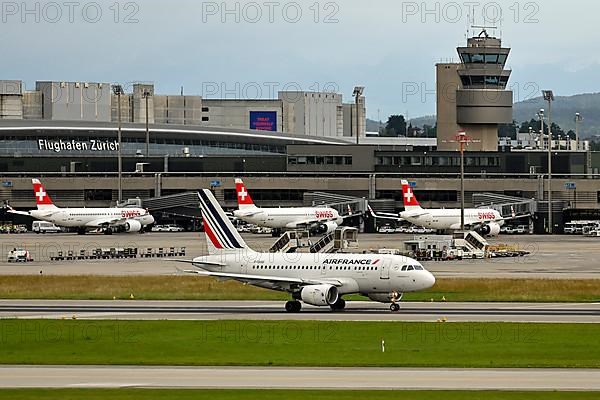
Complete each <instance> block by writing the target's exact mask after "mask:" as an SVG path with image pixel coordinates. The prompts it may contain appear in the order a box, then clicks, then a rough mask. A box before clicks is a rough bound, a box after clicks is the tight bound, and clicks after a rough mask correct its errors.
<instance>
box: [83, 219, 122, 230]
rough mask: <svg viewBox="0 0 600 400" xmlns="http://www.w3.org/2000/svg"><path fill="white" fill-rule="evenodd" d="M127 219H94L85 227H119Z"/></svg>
mask: <svg viewBox="0 0 600 400" xmlns="http://www.w3.org/2000/svg"><path fill="white" fill-rule="evenodd" d="M125 220H126V219H125V218H98V219H94V220H92V221H90V222H88V223H87V224H85V226H87V227H90V228H92V227H102V226H106V225H109V226H112V225H119V224H122V223H124V222H125Z"/></svg>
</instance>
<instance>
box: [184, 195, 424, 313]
mask: <svg viewBox="0 0 600 400" xmlns="http://www.w3.org/2000/svg"><path fill="white" fill-rule="evenodd" d="M198 197H199V199H200V207H201V210H202V218H203V222H204V232H205V236H206V242H207V244H208V253H209V255H208V256H202V257H197V258H195V259H193V260H191V261H181V260H174V261H179V262H185V263H189V264H192V265H193V266H194V267H196V269H194V270H187V271H185V272H188V273H192V274H197V275H202V276H212V277H215V278H219V279H233V280H236V281H240V282H243V283H247V284H251V285H254V286H258V287H261V288H266V289H272V290H277V291H282V292H288V293H289V294H290V295H291V296H292V299H293V300H290V301H288V302H287V303H286V305H285V309H286V311H288V312H299V311H300V309H301V307H302V303H301V301H302V302H304V303H307V304H311V305H313V306H323V307H330V308H331V309H332V310H342V309H344V307H345V305H346V303H345V301H344V299H343V298H342V297H343V296H344V295H347V294H352V293H360V294H363V295H365V296H368V297H369V298H370V299H371V300H374V301H378V302H382V303H391V305H390V309H391V310H392V311H398V310H399V309H400V306H399V305H398V301H400V299H401V298H402V294H403V293H404V292H415V291H419V290H424V289H427V288H430V287H432V286H433V285H434V283H435V278H434V276H433V275H432V274H431V273H430V272H429V271H427V270H426V269H425V268H423V266H422V265H421V264H420V263H419V262H418V261H415V260H413V259H411V258H408V257H403V256H396V255H379V254H377V255H374V254H321V253H317V254H310V253H298V254H295V255H294V258H293V260H291V259H290V257H289V254H286V253H258V252H256V251H254V250H252V249H251V248H249V247H248V245H246V243H245V242H244V239H242V237H241V236H240V234H239V233H238V232H237V231H236V230H235V228H234V226H233V224H232V223H231V221H229V219H228V218H227V216H226V215H225V213H224V212H223V209H222V208H221V207H220V205H219V203H218V202H217V200H216V199H215V197H214V196H213V194H212V192H211V191H210V190H207V189H204V190H202V191H200V192H199V193H198Z"/></svg>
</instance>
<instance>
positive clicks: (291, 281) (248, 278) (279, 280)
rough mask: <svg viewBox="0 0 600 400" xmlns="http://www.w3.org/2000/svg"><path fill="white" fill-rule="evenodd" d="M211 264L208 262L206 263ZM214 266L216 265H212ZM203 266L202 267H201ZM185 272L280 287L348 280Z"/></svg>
mask: <svg viewBox="0 0 600 400" xmlns="http://www.w3.org/2000/svg"><path fill="white" fill-rule="evenodd" d="M193 264H194V265H195V266H199V265H202V264H203V262H200V263H193ZM204 264H206V265H209V264H207V263H204ZM211 266H214V265H211ZM200 268H201V267H200ZM183 272H185V273H188V274H196V275H201V276H210V277H214V278H220V279H232V280H236V281H238V282H243V283H248V284H251V285H253V284H258V283H272V284H274V285H276V286H280V287H289V286H291V285H298V286H310V285H333V286H336V287H342V286H344V285H345V284H347V282H344V281H343V280H338V279H334V278H330V279H302V278H291V277H281V276H266V275H265V276H263V275H252V274H234V273H228V272H213V271H207V270H203V269H197V270H184V271H183Z"/></svg>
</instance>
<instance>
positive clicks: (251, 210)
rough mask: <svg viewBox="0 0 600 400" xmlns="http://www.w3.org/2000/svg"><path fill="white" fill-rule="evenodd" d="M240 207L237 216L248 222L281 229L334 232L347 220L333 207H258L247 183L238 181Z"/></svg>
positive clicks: (236, 187) (236, 184) (236, 181)
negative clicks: (247, 187)
mask: <svg viewBox="0 0 600 400" xmlns="http://www.w3.org/2000/svg"><path fill="white" fill-rule="evenodd" d="M235 191H236V192H237V201H238V209H237V210H235V211H234V212H233V216H234V217H236V218H239V219H241V220H243V221H246V222H248V223H251V224H254V225H258V226H262V227H266V228H272V229H277V230H286V229H309V230H312V231H316V232H317V233H331V232H333V231H334V230H335V229H336V228H337V227H338V226H339V225H341V224H342V223H343V222H344V218H343V217H341V216H340V214H339V213H338V212H337V210H335V209H333V208H331V207H285V208H258V207H256V205H255V204H254V202H253V201H252V197H250V193H248V189H246V185H244V182H243V181H242V180H241V179H236V180H235Z"/></svg>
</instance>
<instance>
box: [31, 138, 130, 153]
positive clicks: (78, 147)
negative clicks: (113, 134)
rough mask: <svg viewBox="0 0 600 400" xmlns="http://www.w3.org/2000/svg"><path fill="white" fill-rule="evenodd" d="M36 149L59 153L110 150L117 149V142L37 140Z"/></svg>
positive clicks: (98, 140)
mask: <svg viewBox="0 0 600 400" xmlns="http://www.w3.org/2000/svg"><path fill="white" fill-rule="evenodd" d="M38 150H41V151H51V152H54V153H61V152H63V151H97V152H111V151H118V150H119V143H118V142H117V141H116V140H100V139H89V140H75V139H72V140H62V139H60V140H48V139H39V140H38Z"/></svg>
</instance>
